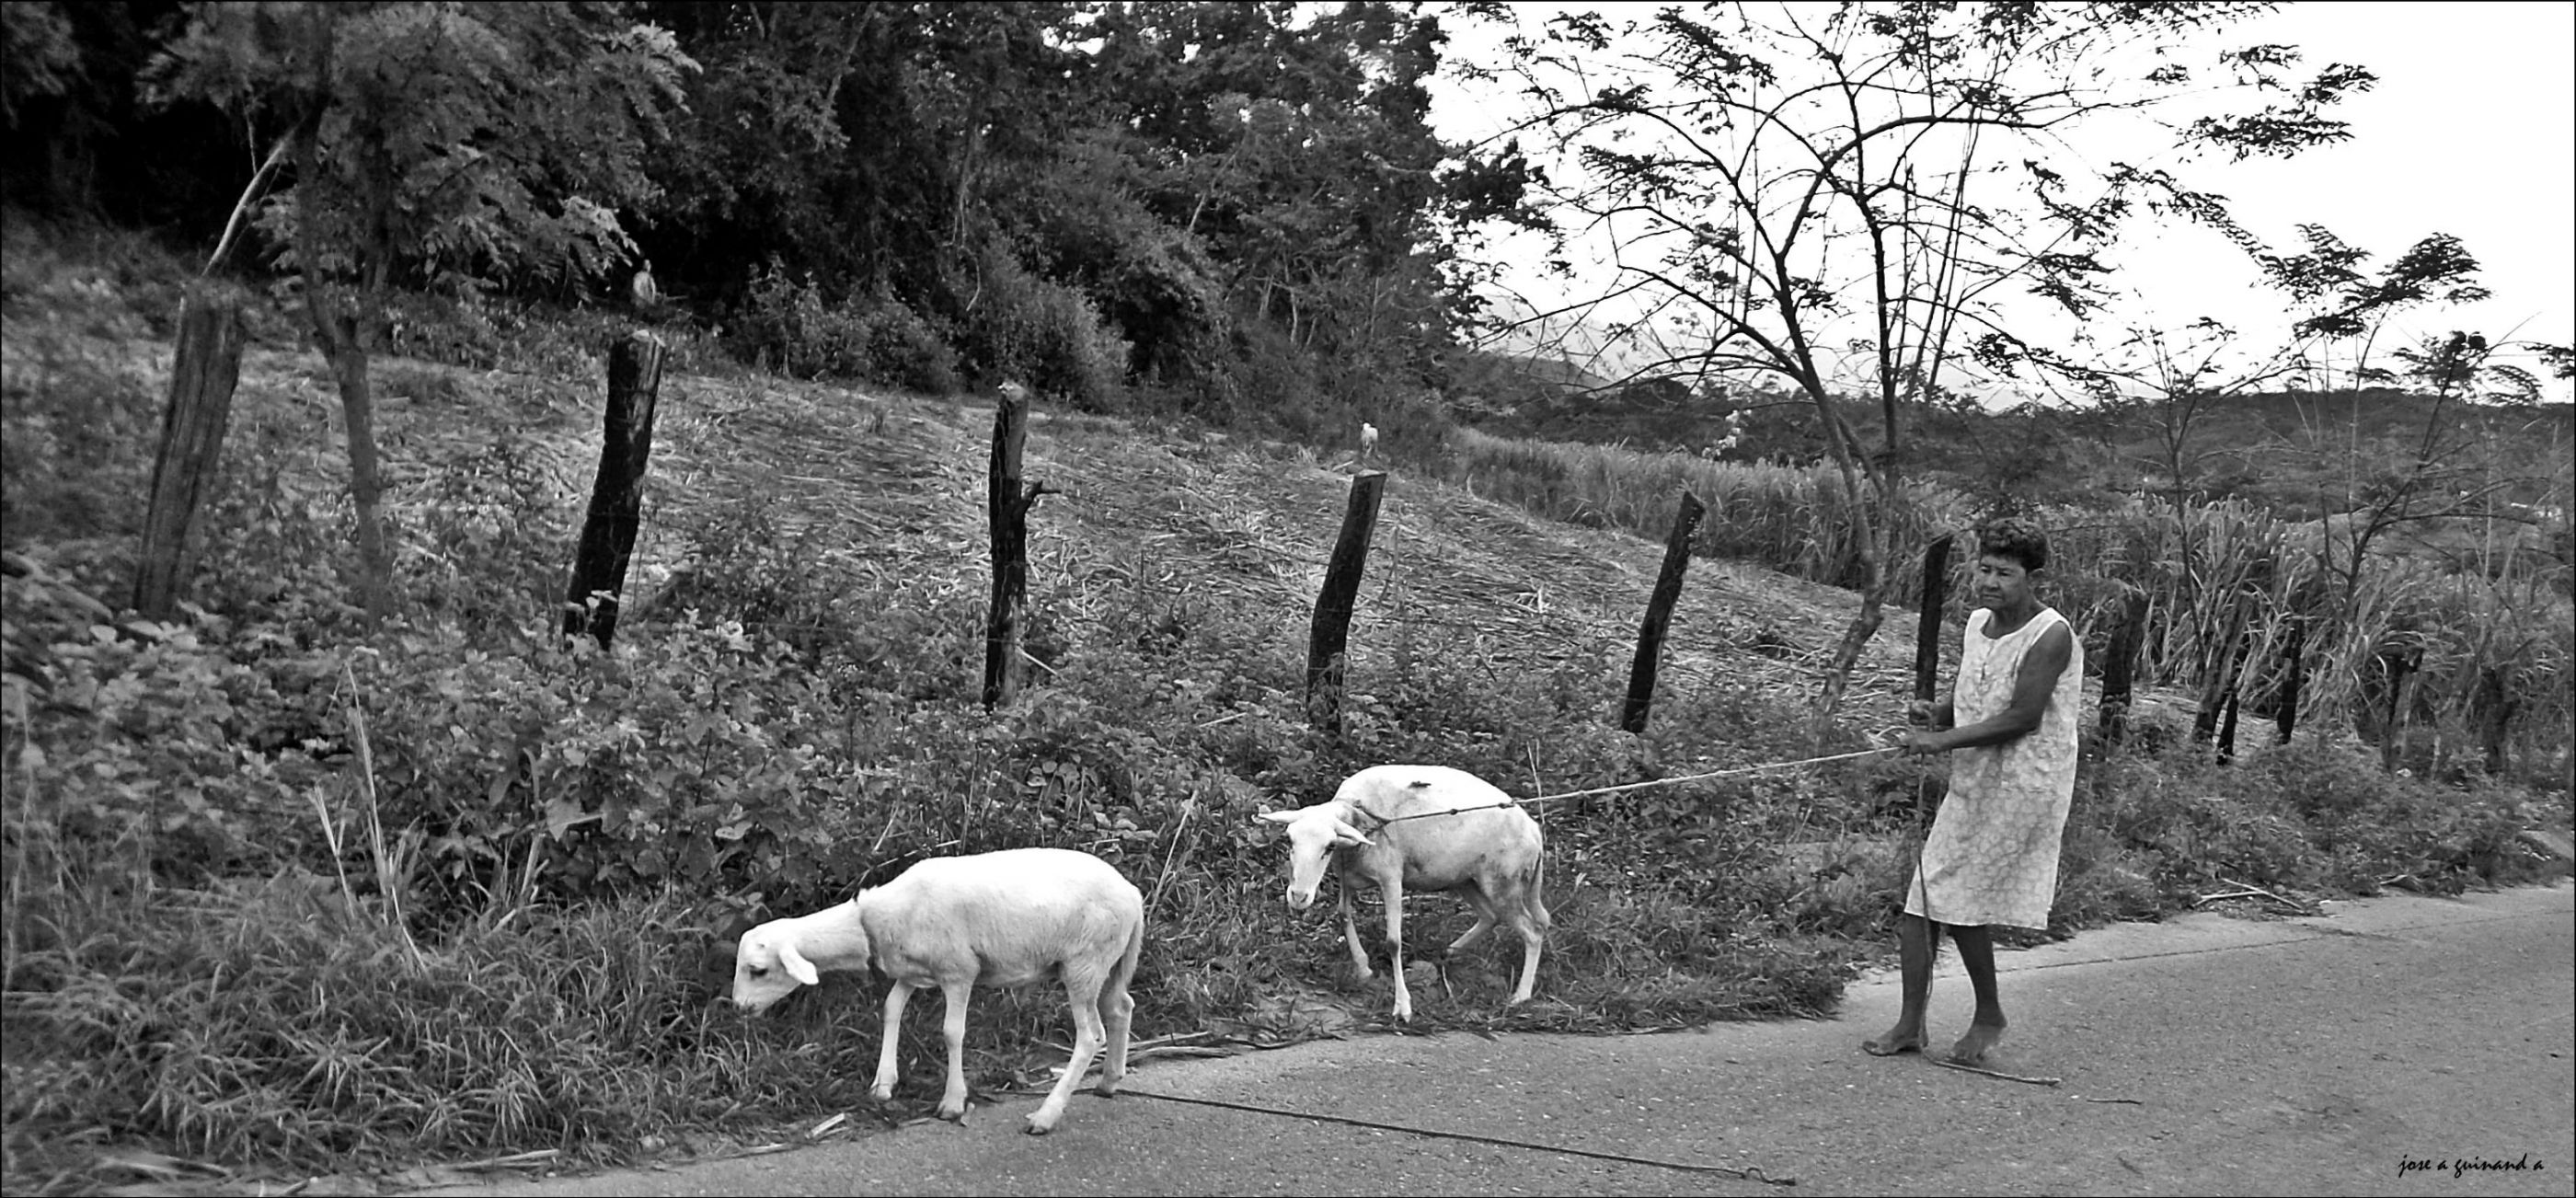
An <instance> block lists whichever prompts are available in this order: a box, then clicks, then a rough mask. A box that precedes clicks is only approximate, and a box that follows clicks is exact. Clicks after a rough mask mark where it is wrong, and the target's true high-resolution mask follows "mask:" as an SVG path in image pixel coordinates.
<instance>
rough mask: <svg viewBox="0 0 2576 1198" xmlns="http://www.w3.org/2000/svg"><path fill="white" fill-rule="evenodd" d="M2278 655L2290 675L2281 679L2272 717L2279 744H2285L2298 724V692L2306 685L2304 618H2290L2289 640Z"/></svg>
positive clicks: (2306, 634)
mask: <svg viewBox="0 0 2576 1198" xmlns="http://www.w3.org/2000/svg"><path fill="white" fill-rule="evenodd" d="M2281 657H2282V660H2284V661H2285V662H2287V663H2288V666H2289V676H2288V677H2287V678H2284V679H2283V680H2282V682H2281V698H2280V710H2279V712H2278V713H2276V714H2275V715H2274V716H2273V719H2274V721H2275V722H2276V723H2277V724H2278V725H2279V726H2280V729H2281V739H2280V741H2279V742H2278V743H2280V744H2285V745H2286V744H2288V743H2290V733H2291V731H2292V730H2293V729H2295V728H2297V727H2298V726H2299V692H2300V691H2302V690H2304V689H2306V688H2307V682H2308V619H2307V617H2305V616H2298V617H2294V618H2293V619H2292V620H2291V621H2290V643H2289V644H2288V645H2287V646H2284V647H2283V648H2282V650H2281Z"/></svg>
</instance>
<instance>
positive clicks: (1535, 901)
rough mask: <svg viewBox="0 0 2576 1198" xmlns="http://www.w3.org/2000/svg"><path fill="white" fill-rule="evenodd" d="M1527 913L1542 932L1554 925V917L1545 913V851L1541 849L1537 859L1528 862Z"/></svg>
mask: <svg viewBox="0 0 2576 1198" xmlns="http://www.w3.org/2000/svg"><path fill="white" fill-rule="evenodd" d="M1529 913H1530V918H1531V919H1533V920H1536V921H1537V922H1538V930H1540V931H1542V932H1544V931H1546V930H1548V929H1549V928H1551V927H1554V926H1556V920H1555V918H1554V917H1553V916H1550V915H1549V914H1548V913H1547V853H1546V851H1545V850H1543V849H1542V850H1541V851H1540V852H1539V855H1538V860H1536V861H1534V862H1531V863H1530V869H1529Z"/></svg>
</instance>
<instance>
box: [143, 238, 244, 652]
mask: <svg viewBox="0 0 2576 1198" xmlns="http://www.w3.org/2000/svg"><path fill="white" fill-rule="evenodd" d="M241 355H242V322H241V298H240V296H239V295H237V294H235V293H234V292H232V291H231V290H230V289H228V288H217V287H198V288H191V289H190V291H189V293H188V296H187V298H186V299H185V300H183V301H182V302H181V304H180V308H179V347H178V353H177V355H176V361H174V362H173V363H172V364H171V368H170V394H169V400H168V403H167V405H166V406H165V407H164V408H163V409H162V413H161V444H160V448H159V449H158V450H157V451H156V452H155V454H154V456H153V459H152V492H151V507H150V509H149V510H148V511H147V512H146V514H145V516H144V520H143V549H142V553H141V555H140V558H139V559H138V560H137V561H136V563H135V570H134V609H135V610H136V611H139V612H141V613H143V615H144V616H145V617H146V618H149V619H154V620H166V619H168V618H170V615H171V613H172V612H173V611H175V610H176V609H177V607H178V602H179V599H180V598H181V597H182V595H183V594H184V593H185V592H186V590H187V587H188V580H189V576H190V574H191V573H192V572H193V571H192V567H193V566H194V565H195V564H196V546H195V544H194V543H193V541H194V539H193V538H192V537H191V535H190V534H191V532H192V531H193V530H194V527H195V524H196V517H197V511H198V509H199V508H200V507H202V506H204V504H205V502H206V500H207V498H208V496H209V495H210V494H211V493H212V488H213V486H214V481H215V477H216V472H217V466H218V464H219V463H220V462H221V461H222V458H223V449H224V426H225V424H227V423H228V422H229V421H230V420H231V418H232V407H233V388H234V386H235V384H237V383H239V382H240V381H241Z"/></svg>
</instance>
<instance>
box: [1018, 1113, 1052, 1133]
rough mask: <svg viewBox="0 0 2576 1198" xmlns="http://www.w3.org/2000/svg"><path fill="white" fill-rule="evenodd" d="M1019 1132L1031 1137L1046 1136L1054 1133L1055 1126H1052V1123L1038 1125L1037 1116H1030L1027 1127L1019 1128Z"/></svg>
mask: <svg viewBox="0 0 2576 1198" xmlns="http://www.w3.org/2000/svg"><path fill="white" fill-rule="evenodd" d="M1020 1130H1022V1131H1024V1132H1027V1133H1028V1134H1030V1135H1033V1136H1042V1135H1045V1134H1047V1133H1048V1132H1051V1131H1054V1130H1055V1124H1052V1123H1040V1122H1038V1117H1037V1116H1035V1115H1031V1116H1029V1125H1028V1126H1027V1127H1024V1128H1021V1129H1020Z"/></svg>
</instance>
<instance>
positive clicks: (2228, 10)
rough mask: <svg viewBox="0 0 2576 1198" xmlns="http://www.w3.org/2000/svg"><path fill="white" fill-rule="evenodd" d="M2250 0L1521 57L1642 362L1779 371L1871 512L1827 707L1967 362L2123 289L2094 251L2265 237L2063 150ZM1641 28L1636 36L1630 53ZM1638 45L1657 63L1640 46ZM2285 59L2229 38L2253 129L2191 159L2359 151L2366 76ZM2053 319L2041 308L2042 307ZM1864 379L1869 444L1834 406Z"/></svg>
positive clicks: (1524, 41)
mask: <svg viewBox="0 0 2576 1198" xmlns="http://www.w3.org/2000/svg"><path fill="white" fill-rule="evenodd" d="M2249 12H2250V10H2247V9H2241V8H2239V7H2236V6H2224V5H2204V4H2173V5H2145V4H2067V5H2029V4H2003V3H1999V4H1958V5H1953V4H1930V3H1905V4H1850V5H1842V6H1837V7H1835V8H1833V9H1831V10H1827V11H1819V10H1815V9H1808V8H1804V7H1799V6H1794V5H1792V6H1780V7H1777V8H1770V7H1760V6H1754V5H1749V4H1741V3H1738V4H1722V5H1710V6H1707V8H1705V9H1704V10H1684V9H1681V8H1678V7H1676V8H1667V9H1663V10H1661V11H1659V12H1657V13H1656V15H1655V16H1654V17H1653V18H1652V19H1650V20H1649V21H1647V22H1645V23H1644V24H1643V26H1642V27H1639V28H1635V29H1633V30H1620V29H1616V28H1614V27H1613V26H1612V25H1611V23H1610V22H1608V21H1606V20H1604V19H1602V18H1601V17H1599V16H1597V15H1594V14H1589V13H1580V14H1573V15H1567V16H1560V17H1555V18H1552V19H1551V20H1550V21H1549V22H1548V24H1547V26H1546V28H1545V30H1544V33H1543V34H1542V35H1540V36H1536V37H1530V36H1522V37H1518V38H1515V39H1513V40H1512V41H1511V43H1510V45H1511V46H1512V48H1513V50H1514V52H1515V55H1516V65H1515V67H1514V69H1515V70H1516V71H1517V72H1518V73H1519V74H1520V75H1521V77H1522V78H1523V79H1524V80H1525V81H1526V83H1527V84H1528V90H1529V92H1530V94H1531V95H1533V96H1534V97H1536V99H1537V101H1538V103H1539V106H1540V111H1539V112H1538V113H1537V114H1536V115H1535V116H1533V117H1532V118H1531V126H1532V127H1533V128H1538V129H1544V130H1546V131H1547V132H1548V133H1549V134H1551V135H1552V137H1553V139H1554V145H1555V146H1556V147H1557V149H1558V150H1559V152H1560V154H1561V155H1562V157H1563V159H1564V160H1565V161H1566V162H1567V164H1568V165H1569V167H1570V168H1571V169H1569V170H1567V171H1566V172H1564V174H1563V177H1564V179H1565V180H1566V181H1565V182H1564V183H1563V184H1562V185H1560V186H1559V187H1558V188H1557V189H1556V190H1555V191H1554V192H1553V195H1554V198H1556V199H1557V200H1558V201H1559V202H1561V203H1562V204H1564V205H1565V206H1567V207H1568V208H1570V209H1572V210H1573V211H1575V212H1577V213H1580V214H1581V215H1582V217H1583V220H1582V222H1580V223H1578V224H1577V225H1576V226H1575V228H1576V229H1577V231H1579V232H1581V233H1583V234H1586V235H1589V234H1601V235H1603V237H1604V240H1606V241H1607V242H1608V243H1609V244H1610V245H1611V246H1612V247H1614V248H1613V250H1612V252H1613V253H1614V254H1615V272H1616V275H1615V278H1614V279H1613V280H1612V281H1611V282H1610V284H1609V285H1608V286H1607V287H1605V288H1603V289H1602V291H1601V293H1600V299H1601V302H1604V303H1612V304H1617V305H1620V306H1622V307H1623V308H1624V311H1625V313H1626V315H1625V317H1624V319H1623V321H1622V327H1623V328H1624V329H1626V330H1627V331H1629V332H1631V333H1634V334H1640V335H1639V336H1637V337H1636V338H1635V343H1636V344H1637V345H1639V346H1641V347H1643V349H1642V356H1641V360H1639V361H1637V362H1635V363H1634V365H1633V367H1632V369H1633V370H1634V371H1635V372H1638V373H1678V374H1686V375H1693V376H1706V375H1717V376H1722V377H1734V378H1749V377H1752V376H1773V377H1776V378H1779V379H1782V380H1785V381H1787V382H1788V383H1789V384H1790V385H1791V386H1793V387H1795V388H1796V389H1797V390H1798V391H1799V392H1800V393H1802V395H1803V396H1804V397H1805V399H1806V400H1807V402H1808V403H1809V404H1810V405H1811V406H1812V408H1813V411H1814V417H1813V418H1814V421H1815V422H1816V423H1817V425H1818V426H1819V427H1820V429H1821V430H1822V431H1823V433H1824V436H1825V439H1826V442H1827V445H1828V447H1829V448H1830V450H1831V453H1832V457H1833V460H1834V463H1835V465H1836V466H1837V468H1838V469H1839V471H1840V473H1841V475H1842V479H1843V485H1844V486H1845V487H1846V488H1848V490H1849V491H1850V493H1851V494H1852V495H1853V496H1854V497H1855V498H1857V499H1861V500H1862V501H1863V502H1861V503H1858V504H1855V505H1854V507H1855V511H1856V512H1857V513H1858V515H1857V517H1856V518H1857V519H1858V520H1860V521H1861V522H1862V523H1863V525H1864V527H1862V528H1859V529H1856V530H1855V532H1856V534H1857V535H1856V536H1855V538H1854V539H1855V542H1856V543H1857V545H1858V546H1859V549H1858V553H1859V555H1860V558H1861V561H1860V567H1861V568H1860V570H1859V571H1858V573H1859V574H1860V575H1861V576H1862V578H1863V579H1864V583H1863V585H1862V587H1861V604H1860V609H1859V611H1858V613H1857V614H1856V615H1855V616H1854V618H1853V620H1852V623H1851V625H1850V627H1849V629H1848V630H1847V631H1846V633H1845V635H1844V636H1843V638H1842V640H1841V642H1840V643H1839V644H1838V645H1837V646H1836V649H1835V652H1834V655H1833V658H1832V662H1831V666H1830V669H1829V671H1828V675H1827V678H1826V680H1825V682H1824V685H1823V687H1822V689H1821V692H1820V694H1819V696H1818V700H1817V706H1818V710H1819V713H1820V714H1829V713H1830V712H1831V711H1833V709H1834V708H1835V706H1836V705H1837V704H1838V702H1839V700H1840V697H1841V693H1842V690H1843V687H1844V686H1845V684H1846V682H1847V680H1848V678H1849V676H1850V671H1851V667H1852V665H1853V663H1854V662H1855V661H1856V660H1857V659H1858V656H1859V653H1860V650H1861V647H1862V646H1863V645H1864V644H1866V643H1867V641H1868V638H1869V637H1870V636H1871V635H1872V634H1873V633H1874V632H1875V631H1876V629H1877V627H1878V624H1879V621H1880V609H1881V605H1882V603H1883V601H1884V598H1885V597H1886V595H1887V594H1888V593H1889V592H1890V590H1891V589H1893V587H1894V586H1895V585H1896V584H1897V583H1898V582H1899V581H1900V580H1899V577H1898V574H1897V573H1896V572H1893V571H1891V570H1889V569H1888V563H1889V562H1890V561H1892V560H1894V559H1895V558H1896V557H1898V556H1899V554H1900V551H1901V549H1902V547H1901V546H1896V545H1893V544H1890V543H1889V541H1890V538H1891V537H1892V536H1893V535H1894V534H1893V532H1892V529H1893V528H1894V527H1895V523H1894V521H1892V520H1891V519H1889V516H1890V514H1891V513H1892V512H1893V511H1895V510H1896V508H1897V506H1898V505H1900V504H1901V503H1903V502H1904V501H1905V499H1906V493H1907V488H1908V486H1909V483H1910V481H1911V475H1910V466H1911V463H1910V462H1909V459H1908V454H1907V444H1906V427H1907V420H1908V415H1909V411H1910V409H1912V408H1913V407H1915V406H1917V405H1920V404H1922V403H1924V402H1926V401H1930V400H1934V399H1937V398H1938V397H1939V396H1941V395H1942V394H1943V393H1944V390H1945V388H1947V389H1956V388H1957V386H1958V383H1957V381H1956V380H1955V379H1954V378H1953V377H1951V376H1952V373H1953V371H1954V370H1955V369H1957V366H1958V363H1957V361H1956V360H1957V359H1960V358H1972V359H1973V360H1974V362H1975V363H1976V364H1977V366H1978V367H1980V368H1982V369H1983V370H1985V371H1987V372H1988V373H1990V374H1993V375H2001V376H2010V375H2012V374H2013V373H2014V372H2015V371H2016V370H2017V369H2018V368H2019V367H2020V366H2022V365H2023V364H2026V363H2028V362H2030V361H2031V359H2032V357H2033V355H2034V351H2035V349H2036V348H2038V347H2044V346H2046V345H2047V344H2049V343H2050V342H2051V341H2052V340H2053V339H2054V338H2053V336H2052V335H2051V334H2050V330H2051V329H2052V328H2054V327H2057V326H2054V325H2052V324H2051V321H2053V320H2054V321H2059V322H2073V321H2080V320H2081V319H2083V318H2085V317H2086V316H2088V315H2091V314H2092V313H2093V312H2095V311H2096V310H2097V309H2098V308H2099V307H2100V306H2101V305H2102V303H2103V302H2104V301H2105V299H2106V298H2107V294H2106V290H2105V282H2106V280H2107V279H2108V277H2109V276H2110V275H2111V274H2112V272H2113V270H2114V264H2113V263H2112V262H2111V261H2110V260H2108V259H2107V258H2106V257H2105V256H2104V255H2105V253H2106V252H2107V251H2108V249H2109V248H2110V247H2111V246H2113V245H2114V244H2115V243H2116V239H2117V237H2118V235H2119V233H2120V232H2121V229H2122V226H2123V225H2124V223H2125V222H2126V221H2127V220H2128V218H2131V217H2133V216H2137V215H2139V214H2141V213H2151V214H2159V215H2169V216H2174V217H2179V218H2182V219H2185V220H2191V221H2197V222H2200V223H2203V224H2206V225H2208V226H2209V227H2211V228H2214V229H2216V230H2218V231H2219V232H2221V233H2223V234H2225V235H2227V236H2229V237H2230V238H2231V239H2234V240H2236V241H2237V242H2238V243H2239V244H2240V245H2249V246H2250V243H2251V238H2250V237H2248V236H2247V235H2246V234H2245V233H2244V231H2243V230H2242V229H2240V228H2238V227H2237V226H2236V225H2235V223H2234V222H2233V221H2232V220H2231V219H2230V218H2229V216H2228V212H2227V208H2226V205H2225V203H2224V201H2223V200H2222V199H2221V198H2220V197H2218V196H2215V195H2212V194H2209V193H2207V192H2203V191H2197V190H2193V189H2192V188H2190V187H2188V186H2186V185H2185V184H2184V182H2183V181H2182V180H2181V179H2180V178H2179V177H2177V176H2176V175H2175V174H2174V173H2172V172H2171V171H2170V170H2168V169H2165V168H2163V167H2157V166H2147V165H2138V164H2136V163H2133V162H2130V161H2122V160H2119V159H2108V160H2107V161H2106V160H2105V158H2104V157H2103V156H2098V155H2085V154H2081V153H2077V152H2075V151H2074V150H2073V148H2072V146H2071V139H2072V138H2073V137H2075V136H2076V135H2077V134H2078V133H2079V132H2084V131H2089V130H2092V129H2094V128H2096V127H2099V126H2106V125H2111V124H2113V123H2114V122H2115V118H2120V117H2123V116H2124V115H2129V114H2144V113H2146V112H2148V111H2150V110H2153V109H2159V108H2166V107H2169V106H2171V105H2174V104H2177V103H2181V102H2184V101H2186V100H2188V99H2189V98H2190V97H2192V96H2195V95H2203V94H2206V91H2207V89H2202V88H2201V84H2200V83H2199V81H2197V80H2196V79H2195V77H2194V72H2193V70H2192V69H2190V68H2189V67H2188V66H2186V65H2185V64H2184V62H2183V61H2182V60H2181V58H2180V57H2179V55H2180V54H2181V53H2182V52H2183V51H2184V50H2185V49H2186V48H2188V47H2190V46H2191V45H2192V44H2194V43H2195V42H2205V41H2207V40H2209V35H2212V34H2214V33H2216V32H2218V31H2221V30H2223V29H2224V28H2225V27H2226V26H2227V25H2228V24H2230V23H2231V22H2233V21H2234V20H2236V19H2238V18H2239V17H2240V16H2242V15H2249ZM1629 34H1633V35H1634V38H1635V39H1636V40H1631V39H1630V37H1629V36H1626V35H1629ZM1640 44H1642V45H1643V46H1645V47H1646V48H1644V49H1630V47H1634V46H1638V45H1640ZM2298 59H2299V55H2298V52H2297V51H2296V50H2295V49H2293V48H2291V47H2286V46H2277V45H2255V46H2245V47H2236V48H2229V49H2221V50H2219V51H2217V52H2216V54H2215V58H2214V62H2215V65H2216V67H2217V69H2218V70H2219V71H2220V72H2223V73H2224V77H2222V78H2221V79H2219V80H2218V81H2217V82H2218V87H2217V89H2216V90H2218V91H2221V92H2225V91H2239V92H2251V93H2254V94H2255V95H2256V96H2257V97H2258V100H2259V101H2260V103H2259V106H2258V107H2256V108H2255V109H2254V110H2253V111H2250V112H2230V111H2217V110H2204V111H2201V112H2199V113H2198V114H2197V115H2194V116H2191V117H2190V118H2189V119H2187V120H2182V121H2178V122H2176V123H2175V125H2174V126H2173V127H2174V130H2175V147H2176V149H2177V150H2178V151H2179V152H2181V153H2184V154H2198V153H2204V152H2211V153H2218V154H2223V155H2229V156H2233V157H2235V158H2239V159H2241V158H2244V157H2248V156H2252V155H2287V154H2292V153H2295V152H2297V151H2299V150H2301V149H2305V148H2307V147H2311V146H2316V145H2321V144H2326V143H2330V142H2333V141H2337V140H2341V139H2343V138H2344V137H2346V136H2348V133H2347V131H2346V130H2345V128H2344V126H2343V124H2342V123H2341V122H2339V121H2336V120H2333V119H2331V118H2330V117H2328V116H2327V115H2326V113H2327V110H2328V109H2329V108H2330V107H2331V106H2332V105H2333V104H2334V103H2335V102H2336V101H2337V100H2339V99H2340V98H2341V97H2342V96H2344V95H2345V94H2347V93H2349V92H2353V91H2357V90H2360V89H2363V88H2367V87H2368V86H2370V84H2371V83H2372V81H2373V76H2372V75H2371V74H2370V73H2369V72H2368V71H2366V70H2363V69H2361V68H2358V67H2351V66H2344V65H2340V64H2337V65H2330V66H2328V67H2326V68H2325V69H2324V70H2322V71H2320V72H2318V73H2316V74H2315V75H2313V76H2311V77H2309V78H2308V79H2307V80H2305V81H2304V82H2300V81H2295V80H2293V79H2292V78H2291V77H2290V74H2289V72H2290V70H2291V69H2292V68H2293V67H2295V66H2296V64H2297V62H2298ZM2052 314H2054V315H2052ZM1846 377H1848V379H1849V380H1850V381H1851V382H1853V383H1855V384H1857V385H1858V386H1859V387H1860V388H1862V389H1864V390H1865V391H1866V392H1867V393H1868V395H1869V396H1870V399H1871V401H1872V406H1873V408H1874V410H1875V413H1876V420H1875V424H1876V428H1875V430H1874V436H1869V437H1865V436H1864V435H1863V432H1862V430H1861V429H1860V428H1857V427H1854V425H1853V424H1852V423H1851V422H1848V421H1846V420H1844V419H1843V418H1842V417H1841V416H1840V415H1839V414H1838V413H1837V412H1836V410H1835V407H1834V404H1833V403H1832V402H1831V399H1832V395H1833V392H1834V390H1835V389H1836V385H1837V384H1838V383H1840V382H1843V381H1844V379H1845V378H1846Z"/></svg>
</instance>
